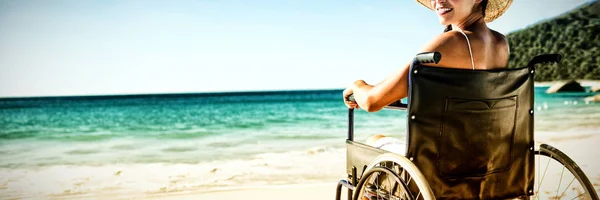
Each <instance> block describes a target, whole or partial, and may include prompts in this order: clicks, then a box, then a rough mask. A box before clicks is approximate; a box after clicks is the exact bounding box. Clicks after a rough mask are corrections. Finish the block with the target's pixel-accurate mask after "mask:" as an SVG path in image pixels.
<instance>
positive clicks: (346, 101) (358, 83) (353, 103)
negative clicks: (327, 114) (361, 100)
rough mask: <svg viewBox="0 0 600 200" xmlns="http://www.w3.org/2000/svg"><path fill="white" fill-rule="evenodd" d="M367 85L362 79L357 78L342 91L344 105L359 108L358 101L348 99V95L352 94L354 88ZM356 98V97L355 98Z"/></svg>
mask: <svg viewBox="0 0 600 200" xmlns="http://www.w3.org/2000/svg"><path fill="white" fill-rule="evenodd" d="M364 85H367V83H366V82H365V81H363V80H358V81H355V82H354V84H352V85H351V86H350V87H348V88H346V89H345V90H344V92H343V97H344V104H346V107H348V108H352V109H359V108H360V107H359V106H358V103H356V101H350V100H349V99H348V97H350V95H353V94H354V88H358V87H361V86H364ZM355 99H356V98H355Z"/></svg>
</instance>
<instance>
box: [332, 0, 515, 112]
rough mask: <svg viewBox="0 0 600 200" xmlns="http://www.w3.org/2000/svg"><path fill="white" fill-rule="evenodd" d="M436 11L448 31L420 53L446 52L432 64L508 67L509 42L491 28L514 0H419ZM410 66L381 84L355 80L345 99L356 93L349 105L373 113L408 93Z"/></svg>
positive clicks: (404, 67)
mask: <svg viewBox="0 0 600 200" xmlns="http://www.w3.org/2000/svg"><path fill="white" fill-rule="evenodd" d="M418 2H419V3H421V4H423V5H424V6H426V7H427V8H429V9H431V10H434V11H435V13H436V14H437V16H438V18H439V21H440V23H441V24H442V25H444V26H446V27H447V28H446V30H445V31H444V33H442V34H440V35H438V36H436V37H435V38H434V39H433V40H432V41H431V42H429V43H428V44H426V45H425V46H424V47H423V48H422V49H421V50H420V52H440V53H441V54H442V55H444V59H442V60H441V61H440V62H439V63H437V64H428V65H431V66H439V67H448V68H468V69H473V70H476V69H477V70H486V69H498V68H506V65H507V64H508V57H509V47H508V42H507V40H506V38H505V36H504V35H502V34H501V33H499V32H497V31H494V30H492V29H489V28H488V27H487V24H486V23H488V22H491V21H493V20H494V19H496V18H497V17H499V16H500V15H502V13H504V12H505V11H506V9H507V8H508V6H510V4H511V3H512V0H432V1H425V0H418ZM408 68H409V65H408V64H407V65H404V66H403V67H402V68H400V69H399V70H398V71H397V72H396V73H394V74H392V75H390V76H389V77H388V78H387V79H385V80H383V81H382V82H380V83H379V84H376V85H369V84H367V83H366V82H365V81H363V80H358V81H355V82H354V84H353V85H352V86H351V87H349V88H347V89H346V90H345V91H344V93H343V97H344V99H347V97H348V96H350V95H354V98H355V99H356V102H353V101H345V102H346V105H347V106H348V107H349V108H363V109H365V110H367V111H369V112H372V111H378V110H380V109H382V108H383V107H384V106H387V105H389V104H391V103H392V102H395V101H398V100H400V99H402V98H404V97H406V96H407V87H408V81H407V80H408Z"/></svg>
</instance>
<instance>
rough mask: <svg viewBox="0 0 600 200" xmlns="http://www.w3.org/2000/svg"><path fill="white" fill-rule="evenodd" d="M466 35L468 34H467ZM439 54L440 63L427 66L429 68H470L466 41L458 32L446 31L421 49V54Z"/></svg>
mask: <svg viewBox="0 0 600 200" xmlns="http://www.w3.org/2000/svg"><path fill="white" fill-rule="evenodd" d="M467 34H468V33H467ZM433 51H437V52H440V53H441V54H442V55H443V56H442V60H441V61H440V63H438V64H437V65H436V64H427V65H431V66H443V67H450V68H463V67H462V66H466V64H468V66H470V65H471V64H470V55H469V50H468V47H467V40H466V38H465V36H464V35H462V33H461V32H459V31H448V32H445V33H442V34H440V35H438V36H436V37H434V38H433V39H432V40H431V42H429V43H428V44H427V45H425V46H424V47H423V48H421V52H433Z"/></svg>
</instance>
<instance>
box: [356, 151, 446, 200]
mask: <svg viewBox="0 0 600 200" xmlns="http://www.w3.org/2000/svg"><path fill="white" fill-rule="evenodd" d="M366 169H367V170H366V172H365V173H364V174H363V178H361V179H360V182H359V183H358V185H357V188H356V190H355V194H354V197H353V199H355V200H358V199H361V200H362V199H363V198H362V197H363V196H365V189H367V187H368V185H369V184H372V183H374V182H375V183H377V182H381V181H384V183H385V184H384V185H383V186H379V187H378V186H377V185H375V188H374V189H375V190H379V189H383V191H385V192H388V193H389V194H386V193H385V192H384V193H383V195H380V194H377V193H375V194H376V195H375V196H376V198H372V199H385V200H388V199H390V200H391V199H394V200H396V199H426V200H431V199H434V197H433V191H432V190H431V188H430V187H429V184H428V183H427V181H426V179H425V178H424V176H423V174H421V172H420V171H419V170H418V168H417V167H416V166H415V165H414V164H413V163H412V162H411V161H410V160H408V159H407V158H405V157H403V156H398V155H395V154H390V153H387V154H382V155H380V156H379V157H377V158H376V159H374V160H373V161H372V162H371V164H369V166H367V168H366ZM384 173H385V175H383V174H384ZM382 175H383V176H382ZM386 195H387V196H386ZM378 197H383V198H378ZM386 197H387V198H386Z"/></svg>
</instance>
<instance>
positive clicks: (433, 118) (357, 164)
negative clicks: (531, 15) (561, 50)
mask: <svg viewBox="0 0 600 200" xmlns="http://www.w3.org/2000/svg"><path fill="white" fill-rule="evenodd" d="M441 57H442V55H441V54H440V53H438V52H427V53H421V54H418V55H417V56H416V57H415V58H414V59H413V62H412V64H411V66H410V71H409V72H410V75H409V79H408V82H409V83H408V88H409V89H408V90H409V91H408V102H407V104H404V103H402V101H398V102H395V103H393V104H391V105H389V106H387V107H386V108H390V109H400V110H406V112H407V117H408V119H407V123H408V125H407V132H408V133H407V139H406V141H407V146H406V155H399V154H396V153H392V152H389V151H386V150H383V149H379V148H375V147H372V146H369V145H366V144H364V143H360V142H357V141H354V119H353V118H354V113H353V110H352V109H349V112H348V138H347V140H346V150H347V152H346V173H347V175H348V176H347V178H346V179H343V180H340V181H339V182H338V185H337V187H336V200H340V198H341V192H342V187H345V188H347V192H348V194H347V199H348V200H350V199H352V200H400V199H424V200H432V199H593V200H597V199H598V195H597V193H596V191H595V189H594V186H593V185H592V184H591V183H590V181H589V179H588V178H587V177H586V175H585V174H584V173H583V171H582V170H581V169H580V168H579V167H578V165H577V164H576V163H575V162H574V161H573V160H572V159H570V158H569V157H568V156H567V155H565V154H564V153H563V152H561V151H560V150H558V149H556V148H554V147H552V146H550V145H547V144H540V145H536V143H534V137H533V136H534V128H533V127H534V124H533V123H534V121H533V119H534V105H533V103H534V82H533V77H534V74H535V65H536V64H539V63H552V62H559V61H560V59H561V55H559V54H544V55H539V56H536V57H534V58H533V59H532V60H531V61H530V62H529V64H528V66H526V67H522V68H514V69H498V70H466V69H451V68H440V67H428V66H425V65H422V64H425V63H438V62H439V60H440V59H441ZM351 98H352V97H351ZM549 170H550V172H549ZM557 179H558V181H556V180H557Z"/></svg>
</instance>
